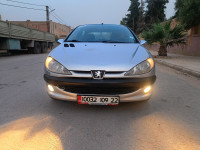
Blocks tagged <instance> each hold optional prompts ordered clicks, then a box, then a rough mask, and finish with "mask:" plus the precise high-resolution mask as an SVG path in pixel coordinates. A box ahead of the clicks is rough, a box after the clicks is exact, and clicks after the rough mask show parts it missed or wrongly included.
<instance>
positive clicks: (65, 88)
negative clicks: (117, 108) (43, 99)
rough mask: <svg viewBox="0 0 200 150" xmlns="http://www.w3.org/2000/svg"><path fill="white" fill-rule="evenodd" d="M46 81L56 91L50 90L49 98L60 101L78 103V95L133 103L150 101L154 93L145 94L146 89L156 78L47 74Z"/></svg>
mask: <svg viewBox="0 0 200 150" xmlns="http://www.w3.org/2000/svg"><path fill="white" fill-rule="evenodd" d="M44 80H45V81H46V82H47V86H48V85H51V86H52V87H53V89H54V91H50V90H48V94H49V96H50V97H52V98H55V99H59V100H65V101H77V95H103V96H111V95H112V96H119V97H120V102H133V101H143V100H148V99H149V98H150V97H151V95H152V91H150V92H148V93H144V89H145V88H146V87H147V86H149V85H153V84H154V82H155V80H156V76H151V77H147V78H132V79H130V78H129V79H124V78H122V79H111V78H110V79H103V80H94V79H91V78H64V77H53V76H49V75H46V74H45V75H44ZM104 89H105V90H104Z"/></svg>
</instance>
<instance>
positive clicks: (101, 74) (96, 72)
mask: <svg viewBox="0 0 200 150" xmlns="http://www.w3.org/2000/svg"><path fill="white" fill-rule="evenodd" d="M91 73H92V76H93V79H103V77H104V75H105V71H101V70H92V71H91Z"/></svg>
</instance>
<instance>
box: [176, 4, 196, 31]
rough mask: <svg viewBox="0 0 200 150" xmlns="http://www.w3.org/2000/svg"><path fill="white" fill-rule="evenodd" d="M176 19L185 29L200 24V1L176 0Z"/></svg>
mask: <svg viewBox="0 0 200 150" xmlns="http://www.w3.org/2000/svg"><path fill="white" fill-rule="evenodd" d="M175 8H176V17H177V18H178V21H180V23H181V24H183V25H184V27H185V29H190V28H192V27H194V26H196V25H199V24H200V0H176V3H175Z"/></svg>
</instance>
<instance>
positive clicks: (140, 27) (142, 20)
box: [136, 0, 145, 34]
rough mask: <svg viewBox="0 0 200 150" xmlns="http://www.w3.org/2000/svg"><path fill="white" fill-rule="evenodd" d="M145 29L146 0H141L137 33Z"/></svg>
mask: <svg viewBox="0 0 200 150" xmlns="http://www.w3.org/2000/svg"><path fill="white" fill-rule="evenodd" d="M144 29H145V16H144V1H143V0H141V3H140V7H139V19H138V25H137V31H136V33H137V34H140V33H142V32H143V30H144Z"/></svg>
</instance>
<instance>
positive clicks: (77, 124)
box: [0, 54, 200, 150]
mask: <svg viewBox="0 0 200 150" xmlns="http://www.w3.org/2000/svg"><path fill="white" fill-rule="evenodd" d="M46 56H47V54H40V55H17V56H10V57H0V150H18V149H20V150H28V149H30V148H31V149H33V150H35V149H43V150H147V149H148V150H168V149H170V150H198V149H199V150H200V80H199V79H197V78H194V77H191V76H188V75H184V74H183V73H180V72H178V71H175V70H172V69H170V68H167V67H164V66H161V65H157V66H156V67H157V68H156V75H157V81H156V84H155V89H154V94H153V96H152V98H151V100H150V101H148V102H137V103H123V104H120V105H119V106H117V107H113V106H87V105H78V104H76V103H73V102H63V101H54V100H51V99H50V98H49V97H48V95H47V94H46V92H45V82H44V81H43V67H44V61H45V58H46Z"/></svg>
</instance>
